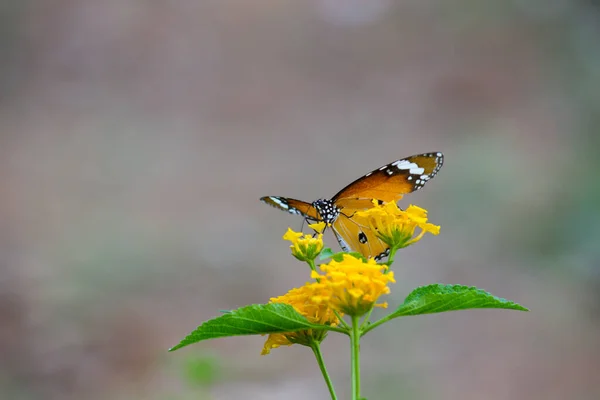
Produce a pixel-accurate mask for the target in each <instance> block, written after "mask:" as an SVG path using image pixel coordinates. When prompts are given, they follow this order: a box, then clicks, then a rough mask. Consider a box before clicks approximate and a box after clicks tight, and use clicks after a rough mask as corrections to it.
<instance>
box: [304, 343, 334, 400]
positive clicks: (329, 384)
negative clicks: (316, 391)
mask: <svg viewBox="0 0 600 400" xmlns="http://www.w3.org/2000/svg"><path fill="white" fill-rule="evenodd" d="M310 347H311V348H312V351H313V353H314V354H315V358H316V359H317V364H319V369H320V370H321V373H322V374H323V379H325V383H326V384H327V389H329V394H330V395H331V399H332V400H337V396H336V395H335V389H334V388H333V383H332V382H331V378H330V377H329V373H328V372H327V367H326V366H325V361H323V354H322V353H321V346H320V345H319V343H318V342H313V343H312V345H311V346H310Z"/></svg>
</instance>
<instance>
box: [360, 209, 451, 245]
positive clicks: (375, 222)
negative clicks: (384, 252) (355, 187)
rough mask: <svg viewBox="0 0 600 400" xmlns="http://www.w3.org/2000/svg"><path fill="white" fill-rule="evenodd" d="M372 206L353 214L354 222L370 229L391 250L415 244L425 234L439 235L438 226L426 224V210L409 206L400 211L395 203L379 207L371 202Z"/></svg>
mask: <svg viewBox="0 0 600 400" xmlns="http://www.w3.org/2000/svg"><path fill="white" fill-rule="evenodd" d="M373 204H374V207H373V208H370V209H368V210H365V211H358V212H357V213H356V214H354V220H355V221H356V222H357V223H359V224H362V225H366V226H368V227H370V228H371V229H372V230H373V231H374V232H376V233H377V236H378V237H379V238H380V239H381V240H382V241H383V242H384V243H385V244H387V245H388V246H390V248H392V249H396V250H397V249H401V248H403V247H406V246H409V245H411V244H413V243H416V242H418V241H419V240H421V238H422V237H423V235H425V233H426V232H429V233H431V234H433V235H437V234H439V233H440V227H439V226H437V225H433V224H431V223H429V222H427V210H425V209H423V208H421V207H418V206H414V205H410V206H408V208H407V209H406V210H401V209H399V208H398V205H397V204H396V203H395V202H389V203H386V204H383V205H380V204H378V203H377V201H373ZM417 228H419V230H420V231H417ZM415 233H416V235H415Z"/></svg>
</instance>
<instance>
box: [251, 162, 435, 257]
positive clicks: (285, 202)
mask: <svg viewBox="0 0 600 400" xmlns="http://www.w3.org/2000/svg"><path fill="white" fill-rule="evenodd" d="M443 164H444V155H443V154H442V153H440V152H433V153H424V154H417V155H414V156H410V157H407V158H403V159H401V160H397V161H394V162H392V163H389V164H386V165H384V166H382V167H381V168H378V169H376V170H374V171H371V172H369V173H368V174H366V175H365V176H363V177H361V178H358V179H357V180H355V181H354V182H352V183H351V184H349V185H348V186H346V187H345V188H343V189H342V190H340V191H339V192H338V193H337V194H336V195H334V196H333V197H332V198H331V199H330V200H327V199H318V200H316V201H314V202H312V203H307V202H305V201H301V200H296V199H291V198H288V197H279V196H265V197H261V199H260V200H261V201H262V202H263V203H266V204H268V205H270V206H272V207H275V208H278V209H280V210H283V211H287V212H289V213H291V214H296V215H301V216H302V217H304V219H305V220H306V221H308V222H311V223H312V222H321V221H322V222H325V223H326V224H327V225H328V226H331V229H332V231H333V233H334V234H335V237H336V239H337V240H338V243H339V244H340V247H341V248H342V249H343V250H344V251H357V252H359V253H361V254H362V255H364V256H365V257H375V260H376V261H380V260H382V259H383V258H385V257H387V256H388V255H389V251H390V250H389V248H388V246H387V245H386V244H385V243H383V242H382V241H381V240H380V239H379V238H378V237H377V235H376V232H373V231H372V230H371V229H370V228H369V227H367V226H364V225H361V224H359V223H358V222H356V221H354V220H353V219H352V217H353V216H354V213H355V212H356V211H362V210H366V209H369V208H372V207H374V205H373V200H377V202H378V203H379V204H384V203H387V202H390V201H394V202H395V201H398V200H400V199H401V198H402V196H403V195H405V194H407V193H411V192H414V191H415V190H419V189H421V188H422V187H423V186H424V185H425V184H426V183H427V182H428V181H429V180H430V179H432V178H433V177H434V176H435V175H436V174H437V173H438V171H439V170H440V168H442V165H443Z"/></svg>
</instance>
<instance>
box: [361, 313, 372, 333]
mask: <svg viewBox="0 0 600 400" xmlns="http://www.w3.org/2000/svg"><path fill="white" fill-rule="evenodd" d="M374 309H375V307H373V308H371V309H370V310H369V312H368V313H367V315H365V317H364V318H363V322H362V323H361V324H360V329H361V331H362V329H363V328H364V327H365V326H368V325H369V319H370V318H371V313H372V312H373V310H374Z"/></svg>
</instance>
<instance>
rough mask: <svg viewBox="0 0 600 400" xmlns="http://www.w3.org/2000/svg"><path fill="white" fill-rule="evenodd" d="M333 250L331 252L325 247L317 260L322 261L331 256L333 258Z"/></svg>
mask: <svg viewBox="0 0 600 400" xmlns="http://www.w3.org/2000/svg"><path fill="white" fill-rule="evenodd" d="M333 254H334V253H333V250H331V249H330V248H329V247H325V248H324V249H323V250H321V254H320V255H319V260H324V259H326V258H329V257H331V256H333Z"/></svg>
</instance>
